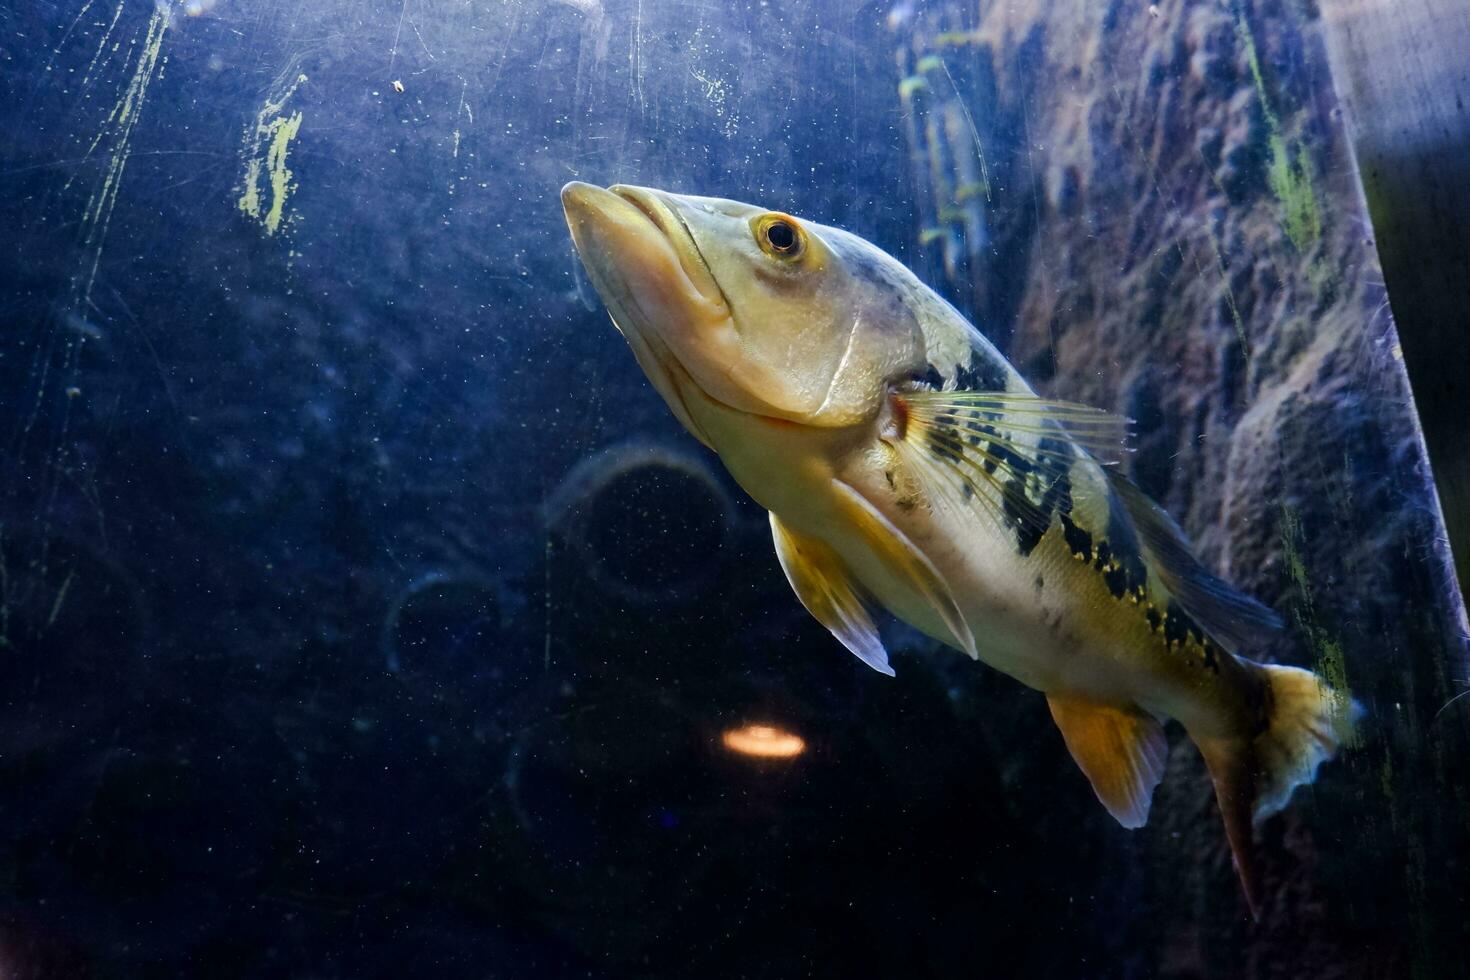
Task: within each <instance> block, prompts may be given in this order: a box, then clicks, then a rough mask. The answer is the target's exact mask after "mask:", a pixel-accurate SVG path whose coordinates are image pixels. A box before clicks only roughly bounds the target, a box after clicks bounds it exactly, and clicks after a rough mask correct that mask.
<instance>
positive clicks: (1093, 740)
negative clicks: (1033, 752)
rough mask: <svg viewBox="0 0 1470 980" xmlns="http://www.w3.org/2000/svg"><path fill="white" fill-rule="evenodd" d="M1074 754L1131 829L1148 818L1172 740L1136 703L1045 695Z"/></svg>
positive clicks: (1104, 799)
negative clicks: (1116, 703) (1116, 704)
mask: <svg viewBox="0 0 1470 980" xmlns="http://www.w3.org/2000/svg"><path fill="white" fill-rule="evenodd" d="M1046 703H1047V704H1049V705H1050V706H1051V716H1052V718H1053V719H1054V720H1055V721H1056V723H1057V727H1058V728H1060V729H1061V731H1062V739H1063V741H1065V742H1066V743H1067V750H1068V751H1070V752H1071V753H1072V758H1073V759H1075V760H1076V761H1077V765H1078V766H1079V767H1080V768H1081V769H1082V771H1083V772H1084V773H1085V774H1086V775H1087V778H1088V780H1090V781H1091V782H1092V790H1093V792H1094V793H1096V794H1097V798H1098V799H1099V800H1101V801H1102V804H1103V806H1105V807H1107V808H1108V812H1109V813H1111V814H1112V815H1113V817H1114V818H1115V819H1117V821H1118V823H1120V824H1122V825H1123V826H1124V827H1127V828H1128V829H1130V830H1133V829H1136V828H1138V827H1142V826H1143V825H1144V824H1146V823H1148V808H1149V803H1150V802H1151V801H1152V799H1153V794H1154V787H1156V786H1158V785H1159V780H1161V779H1163V778H1164V763H1165V762H1166V761H1168V757H1169V743H1168V740H1166V739H1165V738H1164V729H1163V727H1162V726H1161V725H1160V724H1159V723H1158V722H1157V721H1155V720H1154V719H1153V718H1151V717H1149V716H1148V715H1146V714H1144V713H1143V712H1142V711H1139V710H1137V709H1136V708H1115V707H1112V706H1110V705H1103V704H1094V703H1092V702H1090V701H1082V700H1079V699H1075V698H1067V697H1061V696H1058V695H1055V694H1050V695H1047V699H1046Z"/></svg>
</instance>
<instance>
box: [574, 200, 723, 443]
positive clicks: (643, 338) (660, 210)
mask: <svg viewBox="0 0 1470 980" xmlns="http://www.w3.org/2000/svg"><path fill="white" fill-rule="evenodd" d="M561 201H562V209H563V211H564V212H565V213H566V219H567V227H568V229H569V230H570V231H571V234H572V241H573V243H574V244H575V245H576V247H577V254H578V255H579V256H580V258H581V260H582V264H583V266H584V267H585V268H586V270H587V274H588V277H589V278H590V279H591V280H592V284H593V286H595V287H596V289H597V292H598V293H599V294H600V295H601V296H602V300H603V302H604V303H606V304H607V307H608V312H609V313H611V314H612V319H613V325H614V326H616V327H617V328H618V331H619V332H620V333H622V334H623V336H624V338H625V339H626V340H627V341H628V345H629V346H630V347H631V348H632V349H633V353H634V356H635V357H636V358H637V359H638V363H639V365H640V366H641V367H642V368H643V371H644V373H645V374H647V375H648V379H649V381H650V382H652V384H653V386H654V387H655V388H656V389H658V391H659V394H661V395H662V396H663V397H664V400H665V401H666V402H668V404H669V407H670V408H671V409H672V410H673V411H674V414H675V415H676V416H678V418H679V421H680V422H682V423H683V424H684V426H685V428H687V429H689V430H690V431H691V432H692V433H693V434H694V435H695V436H696V437H698V438H699V439H701V440H702V441H703V442H705V444H706V445H709V439H708V438H707V437H706V436H705V435H704V433H702V432H701V431H700V429H699V426H698V425H697V424H696V423H695V421H694V419H693V416H692V414H691V413H690V411H689V406H688V404H687V403H686V401H685V394H686V393H685V391H684V388H685V387H686V386H690V385H692V387H694V388H695V389H696V390H699V385H698V384H697V383H693V379H692V378H691V376H690V372H689V370H688V369H687V367H686V366H685V365H684V364H683V363H682V358H681V357H680V356H679V351H680V348H682V347H686V346H689V345H690V344H691V343H692V342H695V340H696V338H698V337H699V336H700V335H701V334H703V335H706V336H709V335H715V334H717V333H719V332H721V331H724V330H728V329H730V325H731V324H732V316H731V312H730V306H729V303H728V302H727V301H726V299H725V295H724V292H723V291H722V290H721V289H720V287H719V284H718V283H716V282H715V279H714V276H713V275H712V274H711V273H710V270H709V266H708V264H707V263H706V261H705V258H704V255H703V254H702V253H701V252H700V250H699V246H698V245H697V244H696V242H695V240H694V236H693V234H691V233H690V231H689V227H688V225H686V224H685V223H684V220H683V219H682V218H681V217H679V215H678V210H677V208H676V207H674V206H673V205H671V204H670V203H668V202H667V201H665V200H664V199H663V196H662V194H661V193H660V192H658V191H655V190H652V189H649V188H644V187H634V186H631V185H626V184H615V185H613V186H612V187H610V188H607V189H604V188H601V187H597V186H595V185H593V184H585V183H582V182H580V181H573V182H571V183H569V184H567V185H566V186H565V187H563V188H562V191H561ZM681 382H682V383H681Z"/></svg>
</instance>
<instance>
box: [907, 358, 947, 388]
mask: <svg viewBox="0 0 1470 980" xmlns="http://www.w3.org/2000/svg"><path fill="white" fill-rule="evenodd" d="M925 368H926V369H925V371H924V373H923V374H916V375H914V380H915V381H917V382H918V383H919V384H922V385H928V386H929V387H930V388H933V389H934V390H935V391H938V390H939V389H940V388H943V387H944V375H942V374H940V373H939V369H938V368H936V367H935V366H934V365H932V364H929V365H926V366H925Z"/></svg>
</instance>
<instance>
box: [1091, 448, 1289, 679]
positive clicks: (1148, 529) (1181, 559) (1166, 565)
mask: <svg viewBox="0 0 1470 980" xmlns="http://www.w3.org/2000/svg"><path fill="white" fill-rule="evenodd" d="M1104 472H1105V473H1106V474H1107V477H1108V482H1109V483H1110V484H1111V485H1112V488H1113V492H1114V493H1115V494H1117V497H1118V500H1119V501H1120V502H1121V503H1122V504H1123V507H1124V509H1125V510H1126V511H1127V513H1128V517H1129V519H1130V520H1132V522H1133V526H1134V528H1135V529H1136V530H1137V531H1138V540H1139V543H1140V545H1141V546H1142V548H1143V552H1144V554H1145V556H1146V557H1147V558H1148V560H1149V564H1150V565H1151V566H1152V568H1153V570H1154V572H1155V573H1156V574H1157V575H1158V577H1159V580H1160V581H1162V582H1163V583H1164V587H1165V588H1167V589H1168V590H1169V592H1170V593H1171V594H1172V595H1173V596H1174V598H1175V600H1177V601H1178V603H1179V605H1181V606H1182V607H1184V611H1185V612H1187V613H1189V615H1190V617H1191V618H1192V619H1194V621H1195V622H1196V623H1198V624H1199V625H1200V627H1201V628H1202V629H1203V630H1204V631H1205V632H1206V633H1208V634H1210V636H1211V637H1213V638H1214V639H1216V640H1218V641H1219V642H1220V643H1221V644H1222V645H1223V646H1225V647H1226V648H1228V649H1229V650H1231V652H1235V651H1237V650H1239V649H1241V648H1242V647H1245V646H1248V645H1250V644H1251V643H1253V642H1256V641H1259V640H1260V639H1261V638H1262V637H1263V636H1264V635H1266V634H1270V633H1273V632H1275V631H1277V630H1279V629H1281V625H1282V624H1281V617H1280V616H1278V615H1276V613H1275V612H1274V611H1272V610H1271V609H1270V608H1268V607H1267V606H1265V605H1263V604H1262V603H1260V602H1257V601H1256V600H1255V599H1252V598H1251V597H1250V596H1248V595H1246V594H1245V593H1243V592H1240V591H1239V590H1237V589H1235V588H1233V587H1232V586H1231V585H1229V584H1228V583H1226V582H1224V581H1222V580H1221V579H1219V578H1217V577H1216V576H1214V575H1213V574H1211V573H1210V571H1209V570H1208V569H1206V568H1205V567H1204V566H1203V565H1201V564H1200V562H1199V559H1198V558H1196V557H1195V556H1194V551H1193V550H1192V549H1191V547H1190V544H1189V539H1188V538H1186V537H1185V536H1184V532H1183V531H1182V530H1180V528H1179V525H1178V524H1175V523H1174V519H1173V518H1172V517H1170V516H1169V515H1168V514H1166V513H1164V510H1163V508H1161V507H1160V506H1159V505H1158V504H1156V503H1154V502H1153V501H1152V500H1150V499H1149V498H1148V496H1147V495H1146V494H1145V493H1144V492H1143V491H1142V490H1140V489H1138V487H1137V485H1135V484H1134V483H1133V482H1132V481H1131V480H1129V479H1128V478H1127V477H1125V476H1124V475H1123V474H1121V473H1119V472H1118V471H1117V470H1116V469H1105V470H1104Z"/></svg>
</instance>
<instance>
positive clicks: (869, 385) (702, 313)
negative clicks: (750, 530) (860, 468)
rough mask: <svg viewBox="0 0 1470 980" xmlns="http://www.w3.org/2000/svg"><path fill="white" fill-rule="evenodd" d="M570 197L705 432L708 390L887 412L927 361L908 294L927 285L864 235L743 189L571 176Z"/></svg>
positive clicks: (634, 337)
mask: <svg viewBox="0 0 1470 980" xmlns="http://www.w3.org/2000/svg"><path fill="white" fill-rule="evenodd" d="M562 204H563V207H564V209H565V211H566V216H567V224H568V226H569V227H570V229H571V233H572V239H573V241H574V242H575V244H576V247H577V252H578V254H579V255H580V256H581V259H582V262H583V265H584V266H585V267H586V269H587V272H588V275H589V277H590V278H591V280H592V283H593V285H594V286H595V287H596V288H597V291H598V293H599V294H600V295H601V296H602V298H603V301H604V302H605V303H606V304H607V306H608V308H609V311H610V312H611V313H612V317H613V321H614V322H615V323H616V324H617V326H618V328H619V330H621V331H622V332H623V334H624V336H625V337H627V339H628V342H629V344H630V346H632V348H633V351H634V354H635V355H636V356H637V357H638V360H639V363H640V364H641V365H642V367H643V369H644V371H645V373H647V374H648V376H649V379H650V380H651V381H652V383H653V384H654V386H655V387H656V388H658V390H659V392H660V393H661V394H662V395H663V396H664V399H665V400H666V401H667V402H668V403H669V405H670V407H671V408H672V409H673V410H674V413H675V414H676V415H677V416H678V417H679V418H680V420H681V421H682V422H684V424H685V426H686V427H687V428H689V429H690V430H691V431H692V432H694V434H695V435H697V436H700V437H701V438H704V439H705V441H706V442H707V443H708V442H709V441H710V440H709V439H708V438H707V437H706V436H705V435H704V434H703V433H702V432H701V431H700V427H699V425H698V420H697V416H698V414H699V404H698V403H699V400H700V399H710V400H712V401H714V402H717V403H719V404H720V405H721V406H722V407H723V408H726V409H734V410H736V411H739V412H745V413H749V414H752V415H758V416H764V417H767V418H772V419H778V420H781V421H784V422H790V423H797V424H801V425H808V426H817V427H824V428H830V427H836V426H847V425H853V424H857V423H861V422H864V421H867V420H871V419H872V418H874V417H875V416H876V415H877V414H878V412H879V410H880V407H881V405H882V402H883V399H884V397H885V394H886V388H887V382H888V381H889V380H890V379H892V378H894V377H897V376H901V375H903V374H905V373H914V372H919V371H922V369H923V368H924V365H925V349H924V337H923V331H922V330H921V328H920V325H919V322H918V318H917V316H916V314H915V312H914V311H913V309H912V304H911V303H910V302H909V301H908V300H909V298H910V294H911V293H913V292H914V290H915V289H920V288H922V287H919V286H918V284H917V281H915V280H913V277H912V275H911V274H909V273H908V271H907V270H906V269H904V268H903V266H901V265H900V264H899V263H897V262H896V261H894V260H893V259H891V258H889V257H888V256H887V255H885V254H884V253H883V252H881V251H880V250H878V249H877V248H875V247H874V246H872V245H870V244H868V243H867V242H866V241H864V240H863V239H861V238H858V237H857V236H855V235H851V234H849V233H847V232H844V231H841V230H839V229H835V228H828V227H825V226H822V225H818V224H815V223H813V222H809V221H805V220H802V219H799V218H796V217H793V216H792V215H789V214H785V213H783V212H778V211H770V210H767V209H765V208H759V207H755V206H753V205H750V204H742V203H740V202H737V201H728V200H723V199H719V198H708V197H693V196H686V195H680V194H671V193H668V192H666V191H659V190H653V189H650V188H644V187H632V186H627V185H614V186H613V187H611V188H608V189H606V190H604V189H602V188H599V187H594V186H592V185H590V184H583V183H571V184H568V185H567V186H566V187H565V188H563V189H562ZM905 277H907V278H905ZM716 448H718V447H716Z"/></svg>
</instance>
